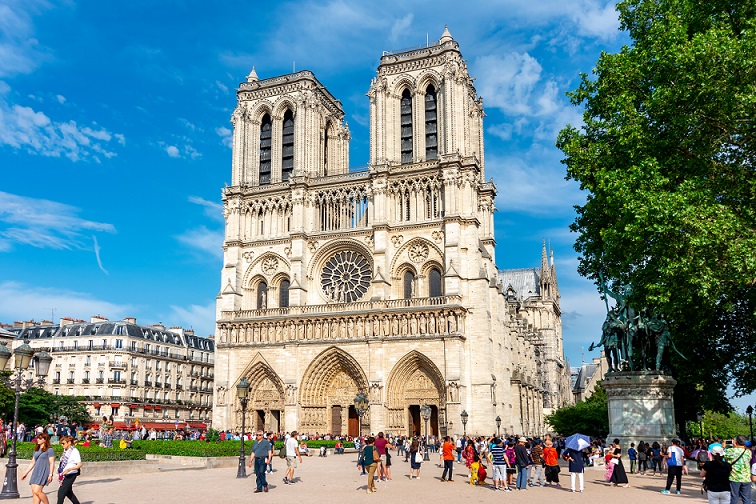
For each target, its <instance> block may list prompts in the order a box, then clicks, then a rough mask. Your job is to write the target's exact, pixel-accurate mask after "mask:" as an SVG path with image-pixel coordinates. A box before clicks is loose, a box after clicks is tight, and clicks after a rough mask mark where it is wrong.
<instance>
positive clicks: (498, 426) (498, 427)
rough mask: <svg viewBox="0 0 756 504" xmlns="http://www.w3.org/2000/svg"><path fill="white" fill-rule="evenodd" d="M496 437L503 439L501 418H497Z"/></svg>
mask: <svg viewBox="0 0 756 504" xmlns="http://www.w3.org/2000/svg"><path fill="white" fill-rule="evenodd" d="M496 436H497V437H501V417H500V416H497V417H496Z"/></svg>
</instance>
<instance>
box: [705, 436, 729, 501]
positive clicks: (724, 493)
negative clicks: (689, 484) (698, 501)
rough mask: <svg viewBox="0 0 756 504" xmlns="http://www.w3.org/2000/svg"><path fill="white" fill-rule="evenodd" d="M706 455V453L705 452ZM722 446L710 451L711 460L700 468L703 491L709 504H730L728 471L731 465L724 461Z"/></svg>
mask: <svg viewBox="0 0 756 504" xmlns="http://www.w3.org/2000/svg"><path fill="white" fill-rule="evenodd" d="M706 453H707V454H708V452H706ZM724 453H725V452H724V449H723V448H722V446H721V445H720V446H714V447H713V448H712V449H711V460H707V461H706V462H705V463H704V465H703V467H702V468H701V477H702V478H703V479H704V481H703V489H704V490H706V496H707V497H708V498H709V504H730V499H731V497H732V494H731V492H730V471H731V470H732V465H730V463H729V462H727V461H726V460H724Z"/></svg>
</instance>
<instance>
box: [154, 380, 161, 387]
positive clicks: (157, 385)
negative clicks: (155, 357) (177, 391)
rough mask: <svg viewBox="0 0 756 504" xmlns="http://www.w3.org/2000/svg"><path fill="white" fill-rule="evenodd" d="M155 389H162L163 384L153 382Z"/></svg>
mask: <svg viewBox="0 0 756 504" xmlns="http://www.w3.org/2000/svg"><path fill="white" fill-rule="evenodd" d="M155 387H157V388H162V387H163V384H162V383H160V382H159V381H156V382H155Z"/></svg>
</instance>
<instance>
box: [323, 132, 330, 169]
mask: <svg viewBox="0 0 756 504" xmlns="http://www.w3.org/2000/svg"><path fill="white" fill-rule="evenodd" d="M330 134H331V123H328V124H326V129H325V136H324V137H323V175H328V135H330Z"/></svg>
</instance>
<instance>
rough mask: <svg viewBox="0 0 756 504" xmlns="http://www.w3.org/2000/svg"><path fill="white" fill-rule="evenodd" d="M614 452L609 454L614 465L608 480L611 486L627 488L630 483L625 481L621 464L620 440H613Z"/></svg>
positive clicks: (625, 475)
mask: <svg viewBox="0 0 756 504" xmlns="http://www.w3.org/2000/svg"><path fill="white" fill-rule="evenodd" d="M613 444H614V450H613V451H612V452H611V455H612V459H611V462H613V463H614V470H613V471H612V477H611V478H609V481H610V482H611V484H612V486H623V487H629V486H630V482H629V481H628V480H627V473H626V472H625V466H624V465H623V464H622V446H620V440H619V439H615V440H614V443H613Z"/></svg>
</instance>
